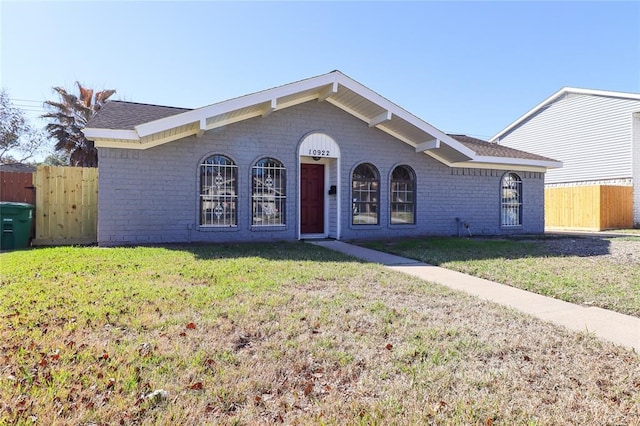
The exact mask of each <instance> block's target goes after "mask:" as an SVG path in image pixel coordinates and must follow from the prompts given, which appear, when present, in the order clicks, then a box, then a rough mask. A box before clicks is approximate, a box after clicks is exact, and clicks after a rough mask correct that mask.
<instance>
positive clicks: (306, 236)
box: [300, 234, 329, 240]
mask: <svg viewBox="0 0 640 426" xmlns="http://www.w3.org/2000/svg"><path fill="white" fill-rule="evenodd" d="M327 238H329V237H327V235H326V234H300V239H301V240H324V239H327Z"/></svg>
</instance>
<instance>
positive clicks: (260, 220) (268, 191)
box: [251, 158, 287, 226]
mask: <svg viewBox="0 0 640 426" xmlns="http://www.w3.org/2000/svg"><path fill="white" fill-rule="evenodd" d="M286 192H287V188H286V170H285V167H284V165H283V164H282V163H281V162H280V161H278V160H276V159H274V158H263V159H261V160H259V161H258V162H256V164H255V165H254V166H253V168H252V170H251V212H252V219H251V223H252V225H254V226H278V225H284V224H285V220H286V204H287V194H286Z"/></svg>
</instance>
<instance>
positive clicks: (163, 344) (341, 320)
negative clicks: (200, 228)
mask: <svg viewBox="0 0 640 426" xmlns="http://www.w3.org/2000/svg"><path fill="white" fill-rule="evenodd" d="M0 268H1V272H2V274H1V281H0V424H25V425H26V424H257V423H261V424H264V423H278V422H284V423H285V424H407V425H409V424H487V423H493V424H567V423H576V422H577V423H581V424H606V423H609V424H632V423H633V421H635V419H637V418H639V417H640V359H638V356H637V354H634V353H631V352H629V351H626V350H624V349H621V348H619V347H616V346H614V345H612V344H608V343H603V342H600V341H598V340H596V339H595V338H593V336H590V335H588V334H584V333H580V334H576V333H569V332H567V331H566V330H564V329H562V328H559V327H555V326H552V325H550V324H547V323H543V322H541V321H538V320H535V319H533V318H531V317H528V316H525V315H520V314H517V313H514V312H512V311H510V310H508V309H506V308H502V307H499V306H496V305H493V304H490V303H488V302H483V301H480V300H478V299H475V298H472V297H469V296H465V295H463V294H457V293H453V292H451V291H449V290H447V289H445V288H442V287H439V286H434V285H431V284H428V283H425V282H422V281H420V280H418V279H415V278H412V277H408V276H405V275H402V274H399V273H395V272H392V271H389V270H387V269H385V268H383V267H380V266H377V265H371V264H366V263H362V262H356V261H353V260H352V259H350V258H347V257H345V256H342V255H339V254H337V253H334V252H331V251H328V250H325V249H322V248H319V247H315V246H311V245H307V244H302V243H296V244H284V243H282V244H279V243H275V244H268V245H259V244H252V245H202V246H166V247H135V248H110V249H104V248H97V247H66V248H65V247H61V248H42V249H33V250H25V251H16V252H10V253H2V254H0Z"/></svg>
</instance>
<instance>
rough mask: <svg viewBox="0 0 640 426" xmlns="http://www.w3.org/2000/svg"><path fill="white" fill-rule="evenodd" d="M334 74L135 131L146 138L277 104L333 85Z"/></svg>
mask: <svg viewBox="0 0 640 426" xmlns="http://www.w3.org/2000/svg"><path fill="white" fill-rule="evenodd" d="M336 76H337V75H336V74H335V73H329V74H324V75H321V76H318V77H312V78H310V79H307V80H302V81H298V82H295V83H289V84H286V85H284V86H280V87H276V88H273V89H268V90H265V91H262V92H257V93H252V94H250V95H245V96H241V97H239V98H235V99H230V100H228V101H223V102H220V103H217V104H213V105H209V106H206V107H202V108H198V109H194V110H191V111H186V112H183V113H182V114H177V115H172V116H170V117H166V118H162V119H160V120H155V121H150V122H148V123H143V124H139V125H138V126H136V130H137V131H138V134H139V135H140V137H143V136H148V135H151V134H153V133H158V132H162V131H164V130H168V129H171V128H174V127H179V126H183V125H185V124H189V123H194V122H199V121H200V120H201V119H207V118H209V117H215V116H217V115H220V114H225V113H228V112H230V111H235V110H238V109H242V108H246V107H250V106H253V105H257V104H262V103H271V102H272V101H273V100H275V101H276V102H277V99H278V98H281V97H284V96H289V95H293V94H296V93H300V92H304V91H306V90H312V89H318V88H320V87H323V86H327V85H330V84H333V82H334V81H335V79H336Z"/></svg>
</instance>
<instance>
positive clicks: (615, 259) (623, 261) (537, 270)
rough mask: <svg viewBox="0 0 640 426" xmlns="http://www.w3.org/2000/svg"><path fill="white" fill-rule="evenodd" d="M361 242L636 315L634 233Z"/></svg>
mask: <svg viewBox="0 0 640 426" xmlns="http://www.w3.org/2000/svg"><path fill="white" fill-rule="evenodd" d="M362 245H364V246H366V247H369V248H372V249H376V250H381V251H386V252H389V253H393V254H397V255H400V256H404V257H409V258H412V259H417V260H420V261H422V262H426V263H429V264H432V265H437V266H442V267H444V268H448V269H453V270H456V271H459V272H463V273H466V274H470V275H474V276H478V277H481V278H485V279H488V280H492V281H497V282H499V283H502V284H507V285H510V286H513V287H517V288H521V289H523V290H528V291H532V292H535V293H538V294H543V295H545V296H550V297H554V298H557V299H561V300H565V301H567V302H572V303H577V304H581V305H590V306H598V307H601V308H605V309H611V310H614V311H616V312H620V313H624V314H628V315H634V316H640V238H638V237H615V238H588V237H580V236H572V237H545V236H540V237H530V238H526V237H519V238H510V239H499V238H471V239H470V238H447V237H427V238H415V239H403V240H389V241H374V242H363V243H362Z"/></svg>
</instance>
